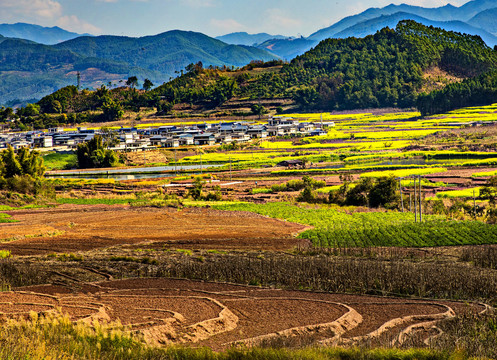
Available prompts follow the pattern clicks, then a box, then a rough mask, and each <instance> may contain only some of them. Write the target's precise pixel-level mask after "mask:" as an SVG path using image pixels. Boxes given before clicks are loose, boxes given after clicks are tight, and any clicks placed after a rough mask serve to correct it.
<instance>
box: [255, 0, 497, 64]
mask: <svg viewBox="0 0 497 360" xmlns="http://www.w3.org/2000/svg"><path fill="white" fill-rule="evenodd" d="M495 8H496V2H495V0H473V1H470V2H468V3H466V4H464V5H462V6H460V7H456V6H453V5H451V4H448V5H445V6H441V7H437V8H425V7H422V6H413V5H406V4H401V5H394V4H390V5H388V6H385V7H383V8H370V9H367V10H366V11H363V12H362V13H360V14H356V15H352V16H348V17H346V18H343V19H342V20H340V21H338V22H337V23H335V24H333V25H331V26H329V27H327V28H324V29H321V30H318V31H316V32H315V33H313V34H311V35H310V36H309V37H307V39H306V40H307V42H304V41H300V42H294V41H292V40H287V39H279V40H277V41H273V40H269V41H268V42H265V43H263V44H259V45H258V47H259V48H265V49H267V50H269V51H271V52H273V53H274V54H276V55H278V56H280V57H282V58H284V59H288V60H289V59H292V58H293V57H295V56H298V55H302V54H303V53H305V52H306V51H307V50H310V49H311V48H312V47H314V46H315V45H317V44H318V43H319V42H320V41H322V40H325V39H328V38H346V37H351V36H352V37H364V36H366V35H371V34H374V33H375V32H376V31H378V30H380V29H382V28H384V27H386V26H388V27H390V28H395V26H396V25H397V23H398V22H399V21H402V20H414V21H417V22H419V23H422V24H424V25H427V26H435V27H441V28H443V29H446V30H449V31H457V32H461V33H468V34H472V35H478V36H480V37H482V39H484V41H485V42H487V44H489V45H492V46H493V45H495V44H497V38H496V36H497V26H496V25H495V22H496V20H495V19H496V16H495V15H496V12H495V10H494V9H495Z"/></svg>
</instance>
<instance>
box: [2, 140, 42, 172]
mask: <svg viewBox="0 0 497 360" xmlns="http://www.w3.org/2000/svg"><path fill="white" fill-rule="evenodd" d="M0 161H1V164H0V166H1V167H0V169H1V175H2V177H3V178H12V177H14V176H24V175H28V176H30V177H32V178H39V177H42V176H43V174H44V173H45V167H44V166H43V158H42V157H41V156H40V153H39V152H37V151H30V150H29V149H28V148H21V149H19V150H18V152H17V154H16V153H15V151H14V149H13V148H12V146H10V145H9V146H8V147H7V149H6V150H4V151H2V152H1V153H0Z"/></svg>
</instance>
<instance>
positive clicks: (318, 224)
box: [213, 203, 497, 247]
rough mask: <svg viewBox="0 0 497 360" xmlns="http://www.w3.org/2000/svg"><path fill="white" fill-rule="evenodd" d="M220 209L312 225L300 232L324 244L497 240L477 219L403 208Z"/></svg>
mask: <svg viewBox="0 0 497 360" xmlns="http://www.w3.org/2000/svg"><path fill="white" fill-rule="evenodd" d="M213 207H214V208H216V209H220V210H232V211H233V210H237V211H251V212H254V213H258V214H261V215H265V216H269V217H272V218H277V219H284V220H287V221H291V222H295V223H300V224H306V225H311V226H313V227H314V229H311V230H307V231H305V232H303V233H301V234H300V235H299V237H300V238H304V239H309V240H310V241H312V243H313V244H314V245H315V246H320V247H376V246H402V247H404V246H407V247H427V246H430V247H431V246H451V245H476V244H494V243H497V227H496V226H493V225H488V224H484V223H481V222H475V221H452V220H450V221H449V220H446V219H445V217H442V216H432V215H426V216H424V220H425V221H424V222H423V223H419V222H418V223H414V214H412V213H400V212H366V213H365V212H353V213H351V214H348V213H345V212H344V211H340V210H338V209H336V208H329V207H312V208H310V207H301V206H296V205H291V204H288V203H267V204H234V205H220V206H213Z"/></svg>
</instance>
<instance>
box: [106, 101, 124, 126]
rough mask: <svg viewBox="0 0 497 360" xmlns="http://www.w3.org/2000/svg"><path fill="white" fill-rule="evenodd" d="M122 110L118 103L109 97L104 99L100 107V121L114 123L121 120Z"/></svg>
mask: <svg viewBox="0 0 497 360" xmlns="http://www.w3.org/2000/svg"><path fill="white" fill-rule="evenodd" d="M123 115H124V110H123V108H122V106H121V104H119V103H118V102H115V101H114V100H112V99H111V98H110V97H106V98H105V100H104V103H103V105H102V120H103V121H116V120H118V119H120V118H122V117H123Z"/></svg>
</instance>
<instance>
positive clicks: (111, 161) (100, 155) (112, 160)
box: [76, 135, 119, 169]
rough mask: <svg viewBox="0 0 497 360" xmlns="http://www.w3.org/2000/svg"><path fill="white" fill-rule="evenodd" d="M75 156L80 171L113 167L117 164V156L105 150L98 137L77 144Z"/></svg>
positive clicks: (101, 139) (100, 138) (101, 140)
mask: <svg viewBox="0 0 497 360" xmlns="http://www.w3.org/2000/svg"><path fill="white" fill-rule="evenodd" d="M76 155H77V158H78V167H79V168H80V169H86V168H99V167H113V166H116V165H117V164H118V163H119V158H118V156H117V154H116V153H115V152H114V151H112V150H108V149H106V148H105V146H104V143H103V138H102V137H101V136H100V135H95V136H94V137H93V139H91V140H90V141H87V142H84V143H81V144H78V148H77V150H76Z"/></svg>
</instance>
